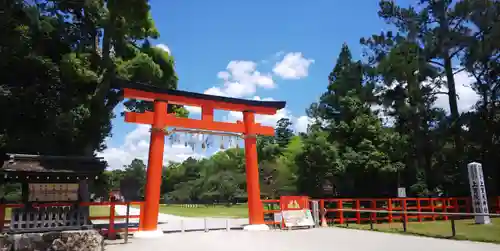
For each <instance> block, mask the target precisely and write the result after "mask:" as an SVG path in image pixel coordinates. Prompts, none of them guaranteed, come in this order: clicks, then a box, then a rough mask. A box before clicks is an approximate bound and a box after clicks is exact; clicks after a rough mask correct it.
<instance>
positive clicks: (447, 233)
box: [336, 218, 500, 243]
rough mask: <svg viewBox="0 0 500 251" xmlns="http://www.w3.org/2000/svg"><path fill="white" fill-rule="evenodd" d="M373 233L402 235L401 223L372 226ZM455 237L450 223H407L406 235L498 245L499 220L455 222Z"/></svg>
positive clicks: (357, 227) (361, 227)
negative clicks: (481, 223) (476, 222)
mask: <svg viewBox="0 0 500 251" xmlns="http://www.w3.org/2000/svg"><path fill="white" fill-rule="evenodd" d="M336 226H338V227H348V228H355V229H365V230H369V229H370V225H369V224H349V226H346V225H336ZM373 228H374V230H375V231H381V232H390V233H404V232H403V225H402V223H401V222H394V223H390V224H389V223H381V224H373ZM455 229H456V236H455V237H452V232H451V221H427V222H409V223H408V224H407V232H406V234H413V235H420V236H428V237H437V238H449V239H457V240H471V241H482V242H494V243H500V218H494V219H492V224H490V225H478V224H474V220H473V219H470V220H457V221H455Z"/></svg>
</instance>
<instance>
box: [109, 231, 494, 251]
mask: <svg viewBox="0 0 500 251" xmlns="http://www.w3.org/2000/svg"><path fill="white" fill-rule="evenodd" d="M105 250H109V251H113V250H117V251H118V250H120V251H138V250H148V251H150V250H172V251H200V250H203V251H234V250H238V251H308V250H310V251H318V250H342V251H343V250H345V251H357V250H359V251H372V250H373V251H379V250H384V251H423V250H426V251H448V250H449V251H475V250H477V251H500V245H496V244H489V243H478V242H469V241H454V240H444V239H435V238H425V237H417V236H409V235H400V234H388V233H381V232H372V231H362V230H353V229H343V228H335V227H333V228H318V229H310V230H294V231H268V232H246V231H230V232H225V231H211V232H208V233H204V232H191V233H172V234H165V236H163V237H161V238H158V239H133V238H132V239H130V240H129V243H128V244H118V243H114V244H113V245H108V246H106V248H105Z"/></svg>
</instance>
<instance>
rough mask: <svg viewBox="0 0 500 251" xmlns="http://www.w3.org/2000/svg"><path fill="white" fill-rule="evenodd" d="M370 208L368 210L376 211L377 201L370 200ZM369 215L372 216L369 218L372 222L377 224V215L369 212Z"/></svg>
mask: <svg viewBox="0 0 500 251" xmlns="http://www.w3.org/2000/svg"><path fill="white" fill-rule="evenodd" d="M370 207H371V208H370V209H371V210H377V201H376V200H371V202H370ZM371 214H372V217H371V218H372V220H373V221H375V222H377V213H375V212H371Z"/></svg>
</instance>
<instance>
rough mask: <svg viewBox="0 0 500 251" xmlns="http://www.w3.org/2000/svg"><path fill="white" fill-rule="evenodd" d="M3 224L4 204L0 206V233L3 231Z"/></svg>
mask: <svg viewBox="0 0 500 251" xmlns="http://www.w3.org/2000/svg"><path fill="white" fill-rule="evenodd" d="M4 224H5V204H0V233H1V232H2V231H3V225H4Z"/></svg>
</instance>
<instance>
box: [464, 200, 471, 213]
mask: <svg viewBox="0 0 500 251" xmlns="http://www.w3.org/2000/svg"><path fill="white" fill-rule="evenodd" d="M470 211H471V199H470V198H465V212H466V213H468V214H470Z"/></svg>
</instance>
